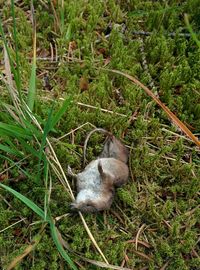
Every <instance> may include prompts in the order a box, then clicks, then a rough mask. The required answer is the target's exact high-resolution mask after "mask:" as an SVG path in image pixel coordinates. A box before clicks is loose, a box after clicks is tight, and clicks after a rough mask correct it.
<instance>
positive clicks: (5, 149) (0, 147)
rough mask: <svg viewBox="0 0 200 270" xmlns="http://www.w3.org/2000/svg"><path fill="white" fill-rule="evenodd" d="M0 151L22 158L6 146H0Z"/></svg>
mask: <svg viewBox="0 0 200 270" xmlns="http://www.w3.org/2000/svg"><path fill="white" fill-rule="evenodd" d="M0 150H2V151H4V152H5V153H7V154H11V155H14V156H18V157H23V153H21V152H20V151H17V150H15V149H13V148H10V147H8V146H7V145H3V144H0Z"/></svg>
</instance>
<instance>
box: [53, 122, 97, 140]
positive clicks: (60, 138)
mask: <svg viewBox="0 0 200 270" xmlns="http://www.w3.org/2000/svg"><path fill="white" fill-rule="evenodd" d="M87 125H90V126H91V127H93V128H95V126H94V125H93V124H91V123H90V122H86V123H84V124H83V125H81V126H79V127H77V128H75V129H72V130H71V131H70V132H68V133H67V134H64V135H63V136H61V137H59V138H57V139H55V140H56V141H60V140H62V139H63V138H65V137H67V136H68V135H70V134H72V133H74V132H75V131H77V130H79V129H81V128H83V127H84V126H87Z"/></svg>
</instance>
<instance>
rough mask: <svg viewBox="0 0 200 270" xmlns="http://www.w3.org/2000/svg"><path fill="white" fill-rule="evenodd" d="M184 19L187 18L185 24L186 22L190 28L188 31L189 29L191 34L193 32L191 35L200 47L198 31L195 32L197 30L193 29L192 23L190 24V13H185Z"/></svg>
mask: <svg viewBox="0 0 200 270" xmlns="http://www.w3.org/2000/svg"><path fill="white" fill-rule="evenodd" d="M184 19H185V24H186V26H187V29H188V31H189V32H190V34H191V37H192V38H193V40H194V41H195V42H196V44H197V45H198V46H199V48H200V41H199V39H198V37H197V35H196V33H195V32H194V31H193V29H192V26H191V24H190V22H189V18H188V15H187V14H185V15H184Z"/></svg>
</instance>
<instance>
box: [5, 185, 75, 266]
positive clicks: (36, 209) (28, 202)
mask: <svg viewBox="0 0 200 270" xmlns="http://www.w3.org/2000/svg"><path fill="white" fill-rule="evenodd" d="M0 187H2V188H4V189H5V190H7V191H9V192H10V193H12V194H13V195H14V196H15V197H16V198H18V199H19V200H20V201H22V202H23V203H24V204H26V206H28V207H29V208H30V209H32V210H33V211H34V212H35V213H36V214H38V215H39V216H40V217H41V218H42V219H43V220H45V213H44V211H43V210H42V209H41V208H40V207H38V206H37V205H36V204H35V203H34V202H33V201H31V200H29V199H28V198H27V197H25V196H24V195H22V194H21V193H19V192H17V191H16V190H14V189H12V188H10V187H8V186H6V185H4V184H2V183H0ZM46 220H47V222H48V223H49V225H50V230H51V235H52V238H53V241H54V243H55V245H56V247H57V249H58V251H59V252H60V254H61V255H62V257H63V258H64V259H65V260H66V261H67V263H68V264H69V266H70V267H71V268H72V269H73V270H78V269H77V267H76V266H75V264H74V263H73V261H72V260H71V258H70V257H69V255H68V254H67V253H66V251H65V250H64V249H63V247H62V245H61V243H60V242H59V239H58V234H57V230H56V226H55V225H54V222H53V219H52V218H51V217H50V216H49V215H47V219H46Z"/></svg>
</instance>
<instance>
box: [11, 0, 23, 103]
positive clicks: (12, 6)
mask: <svg viewBox="0 0 200 270" xmlns="http://www.w3.org/2000/svg"><path fill="white" fill-rule="evenodd" d="M11 12H12V18H13V34H14V41H15V57H16V74H17V76H16V78H17V80H16V81H15V82H16V85H17V89H18V92H19V97H20V100H21V77H20V72H19V54H18V42H17V30H16V19H15V6H14V0H11Z"/></svg>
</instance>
